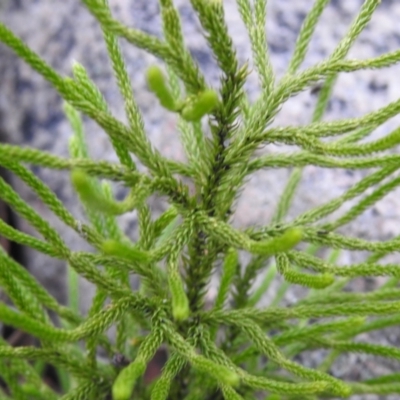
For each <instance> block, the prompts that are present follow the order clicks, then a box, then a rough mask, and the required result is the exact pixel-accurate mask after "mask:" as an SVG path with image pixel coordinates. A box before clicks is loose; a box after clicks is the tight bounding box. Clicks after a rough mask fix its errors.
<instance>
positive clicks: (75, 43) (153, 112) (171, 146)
mask: <svg viewBox="0 0 400 400" xmlns="http://www.w3.org/2000/svg"><path fill="white" fill-rule="evenodd" d="M111 3H112V6H113V9H114V12H115V14H116V16H118V18H120V19H121V20H122V21H124V22H125V23H127V24H129V25H133V26H135V27H137V28H140V29H143V30H144V31H146V32H149V33H151V34H154V35H161V31H160V17H159V9H158V5H157V1H156V0H135V1H134V0H114V1H112V2H111ZM312 3H313V2H312V1H311V0H279V1H277V0H270V1H269V4H268V27H267V33H268V44H269V48H270V55H271V60H272V64H273V66H274V69H275V71H276V75H277V78H279V77H281V76H282V74H283V72H284V71H285V67H286V66H287V64H288V62H289V60H290V57H291V54H292V51H293V48H294V43H295V40H296V36H297V34H298V31H299V29H300V26H301V23H302V21H303V19H304V17H305V15H306V13H307V11H308V10H309V9H310V8H311V6H312ZM175 4H177V6H178V7H179V11H180V13H181V15H182V18H183V28H184V34H185V39H186V42H187V45H188V46H189V48H190V50H191V52H192V54H193V55H194V57H195V58H196V59H197V61H198V62H199V64H200V66H201V68H202V70H203V71H204V74H205V75H206V77H207V79H208V82H209V83H210V84H217V83H218V70H217V68H216V64H215V61H214V60H213V58H212V55H211V53H210V51H209V50H208V49H207V48H206V45H205V40H204V38H203V37H202V35H201V30H200V28H199V24H198V21H197V19H196V18H195V17H194V15H193V13H192V11H191V8H190V6H189V2H188V1H185V0H179V1H176V2H175ZM361 4H362V1H361V0H352V1H348V0H332V1H331V2H330V4H329V6H328V7H327V9H326V10H325V11H324V13H323V15H322V18H321V21H320V23H319V25H318V28H317V32H316V35H315V36H314V39H313V41H312V43H311V45H310V49H309V51H308V54H307V59H306V61H305V63H304V66H309V65H312V64H315V63H316V62H319V61H321V60H323V59H324V58H325V57H327V56H328V55H329V54H330V53H331V52H332V51H333V50H334V48H335V46H336V44H337V43H338V41H339V40H340V38H341V37H343V35H344V34H345V32H346V30H347V28H348V26H349V24H350V23H351V21H352V19H353V18H354V16H355V14H356V13H357V11H358V10H359V8H360V6H361ZM224 5H225V9H226V16H227V20H228V24H229V28H230V32H231V34H232V36H233V38H234V43H235V45H236V47H237V49H238V57H239V59H240V61H241V62H245V61H246V60H248V59H250V58H251V52H250V46H249V43H248V37H247V33H246V31H245V29H244V25H243V23H242V22H241V20H240V17H239V14H238V12H237V9H236V5H235V2H234V1H233V0H224ZM0 19H1V20H2V21H4V22H6V23H7V25H8V26H9V27H10V28H11V29H12V30H13V31H14V32H16V33H17V34H18V35H19V36H21V37H22V38H23V39H24V40H26V42H27V43H28V44H29V46H31V47H32V48H33V49H34V50H35V51H37V52H38V53H39V54H40V55H41V56H43V57H44V58H45V59H46V60H47V62H48V63H49V64H50V65H52V66H53V67H54V68H56V69H57V70H58V71H59V72H60V73H63V74H66V75H70V74H71V65H72V62H73V61H74V60H77V61H79V62H80V63H82V64H83V65H84V66H85V67H86V68H87V69H88V70H89V74H90V76H91V77H92V78H93V79H94V81H95V82H96V83H97V84H98V86H99V88H100V90H101V91H102V92H103V94H104V96H105V97H106V99H107V101H108V102H109V104H110V107H111V109H112V111H113V113H114V114H115V115H116V116H117V117H119V118H122V119H124V118H125V117H124V113H123V104H122V101H121V98H120V96H119V94H118V90H117V87H116V84H115V81H114V79H113V77H112V72H111V68H110V63H109V61H108V58H107V54H106V50H105V45H104V43H103V41H102V34H101V30H100V28H99V26H98V24H97V23H96V22H95V20H94V19H93V18H92V16H91V15H90V14H89V13H88V11H87V10H86V9H85V8H84V7H82V5H81V4H80V2H79V1H78V0H64V1H62V2H57V6H55V5H54V1H52V0H41V1H36V0H25V1H21V0H18V1H17V0H0ZM399 19H400V2H398V1H395V0H392V1H390V0H386V1H385V0H382V2H381V4H380V6H379V8H378V10H377V11H376V13H375V15H374V17H373V19H372V21H371V22H370V24H369V25H368V27H367V29H366V30H365V31H364V32H363V33H362V34H361V35H360V37H359V40H358V41H357V43H356V44H355V45H354V47H353V49H352V50H351V51H350V54H349V57H354V58H367V57H373V56H378V55H380V54H383V53H385V52H387V51H390V50H396V49H398V48H399V45H400V34H399V30H398V21H399ZM121 43H122V47H123V52H124V55H125V57H126V60H127V67H128V71H129V74H130V76H131V78H132V86H133V88H132V89H133V91H134V93H135V96H136V99H137V102H138V104H139V107H140V109H141V111H142V112H143V116H144V121H145V126H146V130H147V132H148V134H149V137H150V139H151V141H152V142H153V143H154V145H155V146H156V147H157V148H158V149H160V150H161V151H162V152H163V154H165V155H167V156H169V157H171V158H174V159H178V160H183V159H184V154H183V150H182V147H181V146H180V144H179V136H178V133H177V129H176V120H175V118H174V116H172V115H170V114H167V113H165V112H164V111H163V110H162V109H161V108H160V107H159V106H158V105H157V104H155V101H154V98H153V96H152V95H151V93H149V92H148V90H147V88H146V85H145V82H144V79H143V76H144V71H145V70H146V68H147V66H149V65H150V64H151V63H153V62H154V61H155V59H154V57H152V56H151V55H148V54H146V53H145V52H143V51H141V50H137V49H135V48H132V47H131V46H128V45H127V44H126V43H125V42H123V41H122V42H121ZM399 73H400V69H399V67H392V68H390V69H385V70H379V71H364V72H357V73H352V74H342V75H341V76H340V77H339V79H338V82H337V85H336V87H335V90H334V93H333V97H332V100H331V102H330V104H329V108H328V112H327V114H326V119H327V120H333V119H337V118H350V117H356V116H361V115H363V114H365V113H367V112H369V111H371V110H376V109H377V108H379V107H381V106H383V105H386V104H388V103H389V102H391V101H394V100H395V99H397V98H398V96H399V93H400V81H399V79H398V76H399ZM0 77H1V81H0V132H1V140H6V141H9V142H12V143H17V144H23V145H26V146H33V147H35V148H40V149H43V150H48V151H51V152H53V153H54V154H57V155H62V156H66V155H67V153H68V150H67V143H68V138H69V137H70V135H71V130H70V128H69V126H68V124H67V122H66V120H65V117H64V115H63V112H62V102H61V99H60V98H59V97H58V95H57V94H56V93H55V91H53V90H52V89H51V88H50V86H49V85H48V84H47V82H45V81H44V79H42V78H41V77H40V76H39V75H38V74H36V73H35V72H33V71H32V70H31V69H30V68H29V67H28V66H26V65H25V64H24V63H23V62H21V61H19V60H17V59H16V57H15V56H14V55H13V54H12V52H11V51H10V50H8V49H7V48H5V47H4V46H3V45H0ZM246 88H247V90H248V92H249V95H250V98H251V99H255V98H256V96H257V93H258V89H257V78H256V76H255V75H254V74H252V75H251V77H250V79H249V82H248V84H247V87H246ZM315 100H316V98H315V96H313V94H311V93H310V91H306V92H304V93H301V94H300V95H298V96H297V97H295V98H293V99H291V100H290V101H288V102H287V104H285V106H284V107H283V108H282V110H281V112H280V114H279V115H278V116H277V118H276V119H275V122H274V124H275V125H278V124H279V125H299V124H300V125H301V124H306V123H308V122H309V121H310V118H311V115H312V110H313V105H314V103H315ZM399 121H400V118H394V119H392V120H390V121H388V122H387V123H386V124H385V125H384V126H383V127H382V128H381V129H379V131H377V132H376V135H375V137H379V136H380V135H382V134H384V133H387V132H389V131H390V130H391V129H393V128H394V127H397V125H398V122H399ZM86 129H87V136H88V142H89V143H90V152H91V154H92V156H93V157H94V158H96V159H100V158H101V159H107V160H115V155H114V154H113V152H112V150H111V148H110V145H109V143H108V140H107V138H106V136H105V134H104V133H103V132H101V130H99V129H98V128H97V127H96V126H95V125H94V124H93V123H91V122H88V123H87V124H86ZM274 150H279V151H281V148H279V149H276V148H273V147H272V146H268V147H266V148H264V149H262V150H260V151H259V152H260V153H263V152H269V151H274ZM34 171H35V173H37V174H38V175H39V176H40V177H41V178H42V179H44V180H45V181H46V183H47V184H48V185H49V186H50V187H51V188H52V189H53V190H54V191H55V192H56V194H57V196H59V198H60V199H62V200H63V201H64V202H65V204H66V206H67V207H68V209H69V210H71V212H72V213H73V214H74V215H76V216H78V217H79V218H81V216H82V214H81V210H80V208H79V206H78V203H77V201H76V197H75V195H74V194H73V192H72V189H71V185H70V183H69V177H68V174H66V173H64V172H58V171H57V172H55V171H48V170H43V169H39V168H35V169H34ZM289 173H290V171H288V170H279V169H278V170H264V171H260V172H258V173H256V174H254V175H253V176H251V177H250V179H249V181H248V183H247V185H246V187H245V189H244V191H243V193H242V196H241V197H240V199H239V200H238V202H237V210H236V213H235V216H234V223H235V224H236V225H237V226H248V225H252V224H257V225H263V224H266V223H268V221H269V220H270V218H271V216H272V215H273V212H274V210H275V207H276V204H277V201H278V198H279V194H280V193H281V192H282V190H283V187H284V182H285V181H286V179H287V178H288V176H289ZM364 175H365V171H363V172H360V171H346V170H322V169H319V168H315V167H308V168H306V169H305V170H304V174H303V179H302V182H301V185H300V187H299V190H298V193H297V196H296V201H295V203H294V205H293V207H292V209H291V211H290V217H293V216H295V215H298V214H299V213H301V212H303V211H305V210H307V209H309V208H310V207H312V206H315V205H318V204H321V203H322V202H325V201H327V200H328V199H330V198H333V197H336V196H338V195H340V194H341V193H343V192H344V191H345V190H346V189H348V188H349V187H351V186H352V185H353V184H354V183H355V182H357V180H359V179H360V177H362V176H364ZM13 184H14V185H15V187H16V188H17V189H18V191H19V192H20V193H21V194H22V196H23V197H24V198H25V199H26V200H27V201H29V202H30V204H31V205H32V206H34V207H35V208H37V209H38V210H39V211H40V212H41V214H42V215H44V216H45V218H46V219H48V220H50V221H51V223H52V224H53V225H54V226H55V227H56V229H58V230H59V231H60V232H61V233H62V235H63V237H64V238H65V240H66V241H67V243H68V244H69V245H70V246H71V247H72V248H73V249H81V248H83V247H82V246H83V244H82V241H81V240H80V239H79V237H78V236H77V235H76V234H75V233H74V232H71V231H70V230H67V229H65V227H64V226H63V225H62V224H61V223H60V222H59V221H57V220H56V219H55V218H54V217H53V216H52V214H51V213H50V212H49V211H48V210H47V209H45V208H44V207H43V206H42V205H41V204H40V203H39V202H38V201H37V199H36V198H35V196H34V195H33V194H32V193H31V192H30V191H29V190H28V189H27V188H26V187H24V185H22V184H21V183H20V182H18V181H17V180H15V181H14V182H13ZM399 199H400V196H399V190H396V191H394V192H393V193H391V194H390V195H389V196H387V197H386V198H385V199H384V200H383V201H381V202H380V203H379V204H378V205H376V206H374V207H373V208H372V209H370V210H369V211H367V212H365V213H364V214H363V215H362V216H360V217H359V218H357V220H356V221H354V222H353V223H352V224H349V225H348V226H346V233H347V234H349V235H354V236H356V237H362V238H368V239H371V240H376V239H381V240H382V239H384V240H386V239H389V238H391V237H393V236H395V235H399V234H400V206H399V201H400V200H399ZM152 207H153V208H154V209H155V210H161V209H162V208H163V204H162V203H161V202H160V201H158V200H156V201H154V202H153V203H152ZM346 207H348V206H346ZM121 223H122V224H123V226H124V227H125V228H126V230H127V231H128V232H130V233H131V234H132V235H134V231H135V227H136V219H135V215H134V213H133V214H132V215H128V216H126V217H125V218H123V219H121ZM23 227H24V229H26V230H27V231H29V232H31V229H30V228H29V227H28V226H26V224H25V225H23ZM362 257H363V255H362V254H358V253H354V254H351V255H350V254H344V255H343V261H344V262H351V261H355V260H361V259H362ZM27 259H28V267H29V268H30V269H31V270H32V271H33V272H34V273H35V274H36V275H37V276H38V277H39V279H40V280H41V281H42V282H43V283H44V284H45V285H46V286H47V287H48V288H49V290H50V291H51V292H52V293H53V294H55V295H56V296H57V297H58V298H59V299H60V300H65V285H64V282H65V275H64V272H65V265H64V264H63V263H61V262H58V261H55V260H52V259H49V258H47V257H45V256H43V255H41V254H38V253H36V252H34V251H29V256H28V258H27ZM394 260H397V261H398V258H396V257H392V259H391V261H394ZM92 293H93V288H91V286H90V285H89V284H88V283H86V282H84V281H82V296H83V297H82V309H83V310H85V309H87V305H88V304H89V299H90V297H91V296H92ZM299 295H301V294H300V292H299V293H297V291H296V290H294V291H292V292H290V293H289V296H288V300H289V301H295V300H296V298H297V297H298V296H299ZM390 332H391V333H390V335H394V337H395V338H396V334H397V335H398V333H399V332H400V331H399V330H396V331H395V333H393V332H394V330H393V329H392V330H391V331H390ZM381 339H382V338H381V337H380V338H377V340H378V341H380V340H381ZM385 340H386V339H385ZM396 343H398V342H396ZM337 365H338V366H339V367H338V368H339V369H337V370H335V373H336V374H337V375H340V376H346V377H350V376H351V375H352V374H355V375H354V376H353V377H352V378H350V379H357V378H356V377H355V376H356V375H357V374H359V376H360V377H366V376H369V375H371V374H372V375H374V374H376V373H379V372H380V370H379V368H378V369H377V367H375V366H374V364H371V365H369V364H365V362H364V361H363V360H362V359H361V358H357V357H350V358H346V361H343V360H341V361H340V360H339V362H338V363H337ZM346 365H347V366H348V365H351V367H349V368H350V369H351V371H346V369H345V368H346ZM385 368H386V367H385ZM389 370H393V367H389ZM368 371H369V372H368ZM361 398H363V399H365V400H367V399H369V400H370V399H371V400H372V399H375V397H370V396H365V397H362V396H361V397H357V399H361ZM388 398H389V397H388ZM354 399H356V397H354Z"/></svg>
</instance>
